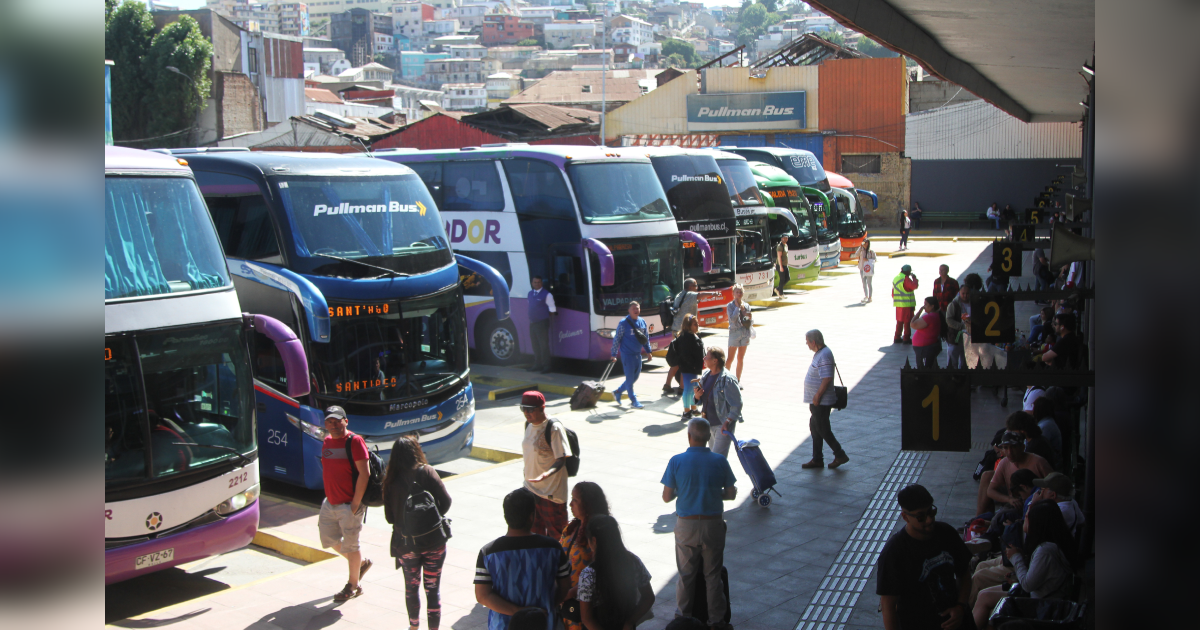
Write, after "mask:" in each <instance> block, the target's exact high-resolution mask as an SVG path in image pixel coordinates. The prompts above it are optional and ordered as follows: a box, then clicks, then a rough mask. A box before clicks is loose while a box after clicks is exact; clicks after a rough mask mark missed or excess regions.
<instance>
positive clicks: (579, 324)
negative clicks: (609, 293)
mask: <svg viewBox="0 0 1200 630" xmlns="http://www.w3.org/2000/svg"><path fill="white" fill-rule="evenodd" d="M548 254H549V256H550V260H549V261H548V262H549V265H548V268H549V269H550V278H549V279H548V280H549V285H550V293H551V294H552V295H553V296H554V305H555V307H556V308H557V309H558V314H557V315H555V316H553V317H552V318H551V319H550V354H551V355H552V356H556V357H565V358H568V359H587V358H588V350H589V347H588V340H589V339H590V334H589V333H590V332H591V317H590V315H589V314H590V313H591V305H590V304H589V303H588V278H587V274H585V273H584V272H583V247H582V246H581V245H579V244H578V243H558V244H555V245H551V246H550V251H549V252H548Z"/></svg>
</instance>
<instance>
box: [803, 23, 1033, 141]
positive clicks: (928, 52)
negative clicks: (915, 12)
mask: <svg viewBox="0 0 1200 630" xmlns="http://www.w3.org/2000/svg"><path fill="white" fill-rule="evenodd" d="M808 4H810V5H812V7H813V8H815V9H817V10H819V11H821V12H822V13H824V14H826V15H828V16H829V17H831V18H833V19H834V20H837V22H838V23H839V24H841V25H842V26H845V27H846V28H850V29H853V30H856V31H859V32H861V33H864V34H866V35H868V36H870V37H871V39H874V40H877V41H878V42H880V43H881V44H883V45H884V46H885V47H887V48H888V49H890V50H893V51H895V52H897V53H899V54H901V55H904V56H906V57H911V58H912V59H914V60H915V61H916V62H917V63H919V64H921V65H922V66H924V67H925V69H926V70H928V71H929V72H930V73H931V74H933V75H934V76H936V77H938V78H940V79H943V80H946V81H950V82H951V83H955V84H957V85H961V86H962V87H963V88H964V89H966V90H967V91H968V92H970V93H972V94H974V95H976V96H978V97H979V98H981V99H983V100H985V101H987V102H989V103H991V104H992V105H995V106H996V107H999V108H1000V109H1002V110H1004V111H1006V112H1008V113H1009V114H1011V115H1012V116H1013V117H1015V118H1017V119H1019V120H1021V121H1023V122H1030V121H1031V120H1032V119H1033V115H1032V114H1031V113H1030V112H1029V110H1028V109H1026V108H1025V107H1023V106H1022V105H1021V104H1020V103H1018V102H1017V101H1016V100H1015V99H1013V97H1011V96H1009V94H1008V93H1007V92H1005V91H1004V90H1002V89H1000V88H999V87H998V86H997V85H996V84H995V83H993V82H992V81H991V80H990V79H988V78H987V77H985V76H983V75H982V74H980V72H979V71H978V70H976V69H975V67H974V66H972V65H971V64H969V63H967V62H965V61H963V60H961V59H959V58H957V57H955V56H954V55H952V54H950V53H949V52H948V51H947V50H946V49H945V48H944V47H942V45H941V44H940V43H939V42H938V40H937V39H935V38H934V37H933V36H932V35H930V34H929V33H927V32H926V31H925V29H923V28H921V27H920V26H918V25H917V24H916V23H915V22H913V21H912V20H910V19H909V18H908V16H906V15H904V14H903V13H901V12H900V11H898V10H897V9H896V8H895V7H893V6H892V5H890V4H888V3H887V2H885V1H884V0H809V2H808Z"/></svg>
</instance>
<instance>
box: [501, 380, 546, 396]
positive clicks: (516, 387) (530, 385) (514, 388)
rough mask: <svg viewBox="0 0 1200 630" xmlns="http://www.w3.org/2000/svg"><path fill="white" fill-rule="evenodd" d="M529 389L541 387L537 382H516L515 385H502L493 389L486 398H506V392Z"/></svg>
mask: <svg viewBox="0 0 1200 630" xmlns="http://www.w3.org/2000/svg"><path fill="white" fill-rule="evenodd" d="M513 382H515V381H513ZM530 389H538V390H540V389H541V387H540V386H538V384H537V383H518V384H517V385H512V386H510V387H502V388H500V389H493V390H491V391H489V392H488V400H499V399H501V398H506V397H507V396H508V394H512V393H513V392H519V391H525V390H530Z"/></svg>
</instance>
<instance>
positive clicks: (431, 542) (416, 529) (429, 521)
mask: <svg viewBox="0 0 1200 630" xmlns="http://www.w3.org/2000/svg"><path fill="white" fill-rule="evenodd" d="M399 530H400V537H401V540H402V541H403V543H404V545H405V546H408V547H423V548H432V547H437V546H439V545H444V544H445V543H446V541H447V540H449V538H450V535H451V534H450V519H448V518H446V517H444V516H442V513H441V511H440V510H438V507H437V502H436V501H435V500H434V498H433V494H431V493H430V492H429V491H428V490H426V489H424V488H422V487H421V484H419V483H418V482H417V480H416V479H413V481H412V491H411V492H409V495H408V499H407V500H405V501H404V519H403V520H402V521H401V522H400V527H399ZM393 533H394V530H393Z"/></svg>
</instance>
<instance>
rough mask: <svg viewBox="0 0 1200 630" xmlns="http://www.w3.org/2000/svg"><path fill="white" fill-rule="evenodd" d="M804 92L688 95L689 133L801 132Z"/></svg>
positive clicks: (803, 119) (802, 127) (803, 123)
mask: <svg viewBox="0 0 1200 630" xmlns="http://www.w3.org/2000/svg"><path fill="white" fill-rule="evenodd" d="M804 105H805V93H804V92H758V93H751V94H690V95H688V97H687V109H688V131H723V130H730V129H804V127H805V118H804Z"/></svg>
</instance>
